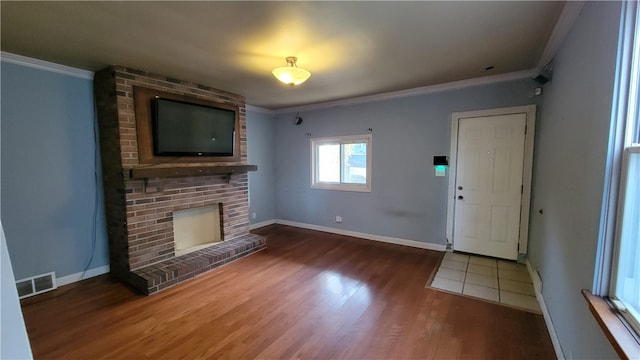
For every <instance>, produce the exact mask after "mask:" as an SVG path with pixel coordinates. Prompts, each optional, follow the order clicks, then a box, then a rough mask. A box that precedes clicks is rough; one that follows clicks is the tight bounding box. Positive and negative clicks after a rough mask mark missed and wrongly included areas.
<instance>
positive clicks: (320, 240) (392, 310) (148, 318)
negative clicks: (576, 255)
mask: <svg viewBox="0 0 640 360" xmlns="http://www.w3.org/2000/svg"><path fill="white" fill-rule="evenodd" d="M256 233H259V234H261V235H266V236H268V247H267V250H264V251H261V252H259V253H256V254H253V255H251V256H248V257H246V258H243V259H241V260H238V261H236V262H233V263H231V264H228V265H225V266H223V267H221V268H218V269H216V270H214V271H212V272H210V273H207V274H204V275H202V276H200V277H198V278H196V279H194V280H192V281H189V282H186V283H184V284H181V285H178V286H176V287H173V288H170V289H168V290H165V291H163V292H160V293H157V294H154V295H152V296H149V297H145V296H140V295H137V294H136V293H135V292H134V291H132V290H130V289H129V288H127V287H126V286H125V285H122V284H120V283H118V282H115V281H114V280H111V279H110V278H109V276H108V275H105V276H100V277H97V278H93V279H90V280H86V281H83V282H81V283H76V284H72V285H69V286H67V287H63V288H60V289H58V290H55V291H53V292H50V293H47V294H43V295H40V296H36V297H34V298H30V299H27V300H25V301H23V305H22V308H23V312H24V316H25V322H26V325H27V330H28V333H29V337H30V340H31V346H32V349H33V354H34V357H35V358H36V359H143V358H151V359H201V358H207V359H255V358H262V359H288V358H301V359H458V358H467V359H509V358H511V359H525V358H541V359H552V358H555V354H554V351H553V347H552V345H551V340H550V338H549V335H548V333H547V330H546V327H545V323H544V319H543V318H542V316H540V315H537V314H533V313H529V312H525V311H521V310H517V309H512V308H508V307H505V306H501V305H498V304H493V303H489V302H484V301H481V300H475V299H470V298H467V297H463V296H459V295H454V294H449V293H445V292H440V291H437V290H433V289H427V288H424V285H425V283H426V281H427V278H428V277H429V276H431V275H432V274H433V272H434V271H435V270H436V268H437V266H438V264H439V261H440V258H441V256H442V254H441V253H438V252H434V251H429V250H421V249H415V248H409V247H402V246H397V245H391V244H383V243H377V242H373V241H369V240H362V239H355V238H350V237H346V236H340V235H333V234H327V233H322V232H316V231H311V230H303V229H297V228H292V227H286V226H281V225H272V226H269V227H266V228H262V229H259V230H257V231H256Z"/></svg>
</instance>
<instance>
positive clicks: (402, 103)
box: [275, 79, 537, 244]
mask: <svg viewBox="0 0 640 360" xmlns="http://www.w3.org/2000/svg"><path fill="white" fill-rule="evenodd" d="M534 87H535V83H534V82H533V81H531V80H529V79H524V80H519V81H511V82H504V83H498V84H492V85H485V86H475V87H470V88H466V89H460V90H450V91H444V92H439V93H433V94H425V95H418V96H412V97H405V98H398V99H389V100H385V101H377V102H371V103H365V104H354V105H348V106H341V107H334V108H328V109H320V110H313V111H303V112H301V113H300V115H301V116H302V117H303V118H304V122H303V123H302V125H299V126H296V125H294V123H293V121H294V118H295V115H296V114H295V113H288V114H278V115H277V116H276V119H277V123H276V153H275V159H276V171H277V182H276V194H277V215H278V217H279V218H280V219H283V220H289V221H296V222H301V223H306V224H312V225H319V226H327V227H332V228H338V229H345V230H350V231H357V232H362V233H367V234H375V235H382V236H389V237H394V238H400V239H405V240H414V241H420V242H427V243H433V244H444V243H445V241H446V240H445V225H446V209H447V199H446V198H447V186H448V177H435V176H434V169H433V166H432V162H433V156H434V155H448V154H449V146H450V142H451V138H450V136H451V135H450V133H451V129H450V128H451V113H452V112H458V111H471V110H480V109H490V108H498V107H508V106H520V105H528V104H533V103H535V102H536V101H537V98H534V97H533V89H534ZM369 128H372V129H373V140H372V151H373V154H372V160H373V164H372V172H373V173H372V184H371V186H372V191H371V193H362V192H345V191H331V190H319V189H311V188H310V144H309V139H310V137H309V136H307V135H306V134H307V133H311V136H312V137H324V136H341V135H358V134H367V133H369V131H368V129H369ZM336 215H340V216H342V218H343V222H342V223H341V224H338V223H336V222H335V216H336Z"/></svg>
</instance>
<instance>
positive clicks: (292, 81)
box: [272, 56, 311, 86]
mask: <svg viewBox="0 0 640 360" xmlns="http://www.w3.org/2000/svg"><path fill="white" fill-rule="evenodd" d="M286 60H287V65H288V66H283V67H278V68H275V69H273V71H272V73H273V76H275V77H276V79H278V80H280V81H282V82H283V83H285V84H287V85H291V86H294V85H300V84H302V83H303V82H305V81H307V79H308V78H309V76H311V73H310V72H308V71H307V70H305V69H301V68H299V67H298V65H296V62H297V61H298V58H297V57H295V56H288V57H287V59H286Z"/></svg>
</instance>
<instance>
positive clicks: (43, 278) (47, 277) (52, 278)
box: [16, 272, 58, 299]
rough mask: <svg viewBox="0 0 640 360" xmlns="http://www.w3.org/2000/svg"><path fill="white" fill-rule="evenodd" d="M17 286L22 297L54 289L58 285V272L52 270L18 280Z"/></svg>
mask: <svg viewBox="0 0 640 360" xmlns="http://www.w3.org/2000/svg"><path fill="white" fill-rule="evenodd" d="M16 286H17V287H18V296H19V297H20V299H24V298H26V297H29V296H33V295H37V294H41V293H43V292H47V291H50V290H54V289H56V288H57V287H58V286H56V273H55V272H50V273H46V274H40V275H36V276H32V277H30V278H26V279H22V280H18V281H16Z"/></svg>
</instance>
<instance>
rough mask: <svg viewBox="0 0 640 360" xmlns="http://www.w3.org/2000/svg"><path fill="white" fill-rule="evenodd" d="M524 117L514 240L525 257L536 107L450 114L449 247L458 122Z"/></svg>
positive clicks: (528, 106) (447, 229) (451, 242)
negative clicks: (520, 178) (518, 209)
mask: <svg viewBox="0 0 640 360" xmlns="http://www.w3.org/2000/svg"><path fill="white" fill-rule="evenodd" d="M513 114H525V115H526V128H525V129H526V130H525V139H524V159H523V167H522V198H521V201H520V236H519V238H518V254H527V246H528V240H529V208H530V204H531V178H532V170H533V145H534V140H535V127H536V105H526V106H514V107H506V108H498V109H489V110H477V111H465V112H454V113H452V114H451V151H450V153H449V192H448V201H447V228H446V235H445V236H446V238H447V243H449V244H452V245H453V242H454V241H455V239H454V238H453V226H454V224H453V222H454V220H453V216H454V210H455V204H456V201H455V193H456V190H455V186H456V175H457V174H456V172H457V169H456V166H457V157H458V126H459V124H460V119H473V118H481V117H487V116H499V115H513Z"/></svg>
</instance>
